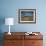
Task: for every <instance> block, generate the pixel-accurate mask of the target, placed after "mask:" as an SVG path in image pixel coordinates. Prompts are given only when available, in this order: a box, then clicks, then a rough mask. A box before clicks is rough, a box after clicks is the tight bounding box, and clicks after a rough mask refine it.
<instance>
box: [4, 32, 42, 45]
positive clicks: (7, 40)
mask: <svg viewBox="0 0 46 46" xmlns="http://www.w3.org/2000/svg"><path fill="white" fill-rule="evenodd" d="M25 33H26V32H11V35H8V34H7V32H5V33H4V46H43V35H42V34H41V33H40V32H33V33H37V34H38V35H25Z"/></svg>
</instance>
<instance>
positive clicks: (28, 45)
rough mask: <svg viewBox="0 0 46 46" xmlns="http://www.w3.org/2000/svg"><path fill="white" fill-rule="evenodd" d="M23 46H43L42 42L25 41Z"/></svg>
mask: <svg viewBox="0 0 46 46" xmlns="http://www.w3.org/2000/svg"><path fill="white" fill-rule="evenodd" d="M24 46H43V41H42V40H25V41H24Z"/></svg>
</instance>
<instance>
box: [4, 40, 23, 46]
mask: <svg viewBox="0 0 46 46" xmlns="http://www.w3.org/2000/svg"><path fill="white" fill-rule="evenodd" d="M4 46H23V40H5V41H4Z"/></svg>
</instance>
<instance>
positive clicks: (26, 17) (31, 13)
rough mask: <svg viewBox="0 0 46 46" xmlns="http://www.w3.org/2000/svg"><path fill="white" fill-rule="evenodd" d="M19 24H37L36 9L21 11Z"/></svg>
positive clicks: (19, 12)
mask: <svg viewBox="0 0 46 46" xmlns="http://www.w3.org/2000/svg"><path fill="white" fill-rule="evenodd" d="M18 22H19V23H36V9H19V11H18Z"/></svg>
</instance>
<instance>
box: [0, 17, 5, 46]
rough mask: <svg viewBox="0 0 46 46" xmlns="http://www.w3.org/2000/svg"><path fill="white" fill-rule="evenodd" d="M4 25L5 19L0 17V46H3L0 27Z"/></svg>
mask: <svg viewBox="0 0 46 46" xmlns="http://www.w3.org/2000/svg"><path fill="white" fill-rule="evenodd" d="M4 23H5V17H4V16H0V46H3V34H4V33H3V32H2V25H3V24H4Z"/></svg>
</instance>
